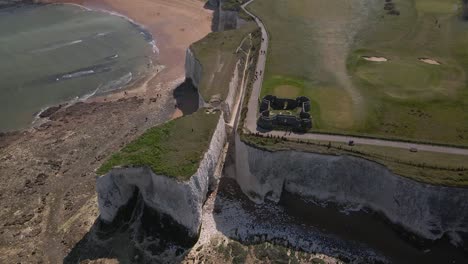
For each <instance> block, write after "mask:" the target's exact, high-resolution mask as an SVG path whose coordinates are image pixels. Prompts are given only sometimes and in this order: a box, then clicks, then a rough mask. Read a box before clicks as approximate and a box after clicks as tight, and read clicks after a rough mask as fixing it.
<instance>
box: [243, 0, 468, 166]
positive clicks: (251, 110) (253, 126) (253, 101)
mask: <svg viewBox="0 0 468 264" xmlns="http://www.w3.org/2000/svg"><path fill="white" fill-rule="evenodd" d="M253 1H255V0H250V1H249V2H247V3H245V4H243V5H242V9H244V11H245V12H246V13H247V14H249V15H250V16H251V17H253V18H254V19H255V22H256V23H257V24H258V26H259V27H260V28H261V30H262V38H263V41H262V44H261V48H260V50H261V51H263V52H261V54H260V56H259V58H258V62H257V67H256V72H258V78H257V80H256V81H255V82H254V84H253V88H252V94H251V96H250V99H249V103H248V111H247V117H246V120H245V126H246V128H247V130H249V131H250V132H252V133H257V132H258V133H262V134H265V135H268V134H271V135H275V136H285V137H287V138H292V139H303V140H306V139H308V140H321V141H331V142H349V141H351V140H352V141H354V143H355V144H363V145H373V146H383V147H394V148H402V149H411V148H415V149H417V150H419V151H430V152H439V153H447V154H459V155H468V149H463V148H455V147H444V146H434V145H427V144H414V143H407V142H402V141H390V140H383V139H371V138H360V137H351V136H340V135H327V134H314V133H307V134H294V133H291V134H288V135H286V134H285V132H282V131H271V132H267V133H263V132H261V131H259V130H258V129H257V112H258V99H259V97H260V91H261V89H262V83H263V73H264V72H265V64H266V57H267V56H266V54H267V52H268V41H269V38H268V32H267V31H266V29H265V25H264V24H263V22H262V21H261V20H260V19H259V18H258V17H256V16H255V15H254V14H252V13H251V12H249V11H248V10H247V8H246V7H247V6H248V5H249V4H250V3H252V2H253ZM260 73H261V74H260ZM467 163H468V160H467Z"/></svg>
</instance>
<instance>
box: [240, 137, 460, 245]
mask: <svg viewBox="0 0 468 264" xmlns="http://www.w3.org/2000/svg"><path fill="white" fill-rule="evenodd" d="M236 179H237V182H238V183H239V185H240V186H241V188H242V190H243V192H244V193H245V194H246V195H248V196H249V198H250V199H251V200H253V201H255V202H257V203H262V202H263V201H264V200H265V199H270V200H273V201H279V199H280V197H281V193H282V191H283V190H285V191H288V192H290V193H294V194H298V195H301V196H303V197H308V198H313V199H317V200H320V201H330V202H336V203H340V204H345V205H352V206H360V207H366V208H370V209H372V210H373V211H375V212H378V213H381V214H383V215H384V216H385V217H387V218H388V219H389V220H390V221H391V222H393V223H395V224H397V225H400V226H402V227H404V228H405V229H406V230H409V231H411V232H413V233H416V234H417V235H419V236H421V237H423V238H426V239H431V240H436V239H439V238H441V237H442V236H443V235H444V234H447V235H449V236H450V237H451V238H452V239H453V240H454V241H456V240H458V241H460V236H459V235H462V234H465V235H466V234H467V233H468V203H467V202H466V201H467V200H468V189H465V188H451V187H443V186H434V185H429V184H424V183H420V182H416V181H413V180H410V179H407V178H404V177H401V176H398V175H395V174H394V173H392V172H391V171H389V170H388V169H387V168H386V167H384V166H382V165H380V164H378V163H375V162H372V161H369V160H365V159H362V158H356V157H350V156H331V155H321V154H314V153H305V152H297V151H278V152H267V151H263V150H260V149H257V148H254V147H251V146H248V145H246V144H245V143H243V142H242V141H240V139H239V138H237V139H236Z"/></svg>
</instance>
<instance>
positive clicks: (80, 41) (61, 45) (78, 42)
mask: <svg viewBox="0 0 468 264" xmlns="http://www.w3.org/2000/svg"><path fill="white" fill-rule="evenodd" d="M82 42H83V40H81V39H78V40H74V41H70V42H65V43H56V44H53V45H51V46H49V47H45V48H41V49H36V50H33V51H31V53H35V54H37V53H43V52H47V51H52V50H56V49H60V48H64V47H68V46H73V45H76V44H80V43H82Z"/></svg>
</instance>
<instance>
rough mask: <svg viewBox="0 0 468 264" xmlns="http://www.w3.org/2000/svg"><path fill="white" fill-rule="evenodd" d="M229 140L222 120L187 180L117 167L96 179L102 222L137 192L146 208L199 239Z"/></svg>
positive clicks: (147, 170)
mask: <svg viewBox="0 0 468 264" xmlns="http://www.w3.org/2000/svg"><path fill="white" fill-rule="evenodd" d="M225 141H226V131H225V126H224V120H223V118H222V117H220V119H219V121H218V124H217V127H216V130H215V132H214V134H213V137H212V139H211V143H210V146H209V148H208V150H207V152H206V153H205V155H204V157H203V159H202V160H201V162H200V166H199V168H198V170H197V172H196V173H195V174H194V175H193V176H192V177H191V178H190V180H188V181H185V182H183V181H178V180H176V179H174V178H171V177H167V176H165V175H157V174H155V173H154V172H153V171H152V170H151V169H150V168H148V167H135V168H115V169H113V170H112V171H110V172H109V173H107V174H106V175H104V176H101V177H99V178H98V179H97V192H98V203H99V211H100V219H101V220H102V221H104V222H105V223H111V222H112V221H113V220H114V218H115V217H116V216H117V213H118V211H119V209H120V208H122V207H124V206H125V205H126V204H127V203H128V202H129V200H130V199H131V198H132V196H133V195H134V193H135V191H136V190H137V189H138V191H139V193H140V194H141V196H142V198H143V200H144V203H145V205H146V206H148V207H150V208H151V209H154V210H155V211H157V212H158V213H160V214H164V215H168V216H170V217H171V218H172V219H174V221H176V222H177V223H179V224H180V225H182V226H184V227H185V228H187V230H188V231H189V234H190V235H191V236H196V235H197V234H198V230H199V227H200V224H201V214H202V205H203V202H204V201H205V198H206V194H207V192H208V189H209V187H210V185H212V184H213V183H215V182H216V179H214V176H213V175H214V170H215V168H216V165H217V164H218V159H219V157H220V156H221V152H222V149H223V146H224V143H225Z"/></svg>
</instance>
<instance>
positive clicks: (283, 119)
mask: <svg viewBox="0 0 468 264" xmlns="http://www.w3.org/2000/svg"><path fill="white" fill-rule="evenodd" d="M297 108H299V109H297ZM281 110H284V111H285V112H290V111H294V110H296V111H298V110H300V112H299V114H284V113H282V112H280V113H278V114H274V113H273V112H276V111H281ZM309 111H310V99H309V98H307V97H305V96H300V97H297V98H296V99H286V98H278V97H276V96H273V95H267V96H265V97H263V99H262V102H261V103H260V117H259V118H258V121H257V125H258V126H259V127H261V128H263V129H267V130H273V129H275V128H289V129H293V130H296V131H303V132H304V131H307V130H309V129H310V128H312V120H311V117H310V114H309Z"/></svg>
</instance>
